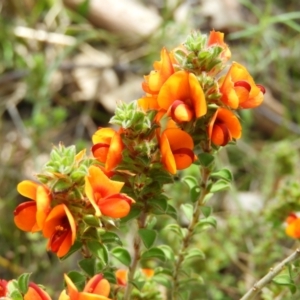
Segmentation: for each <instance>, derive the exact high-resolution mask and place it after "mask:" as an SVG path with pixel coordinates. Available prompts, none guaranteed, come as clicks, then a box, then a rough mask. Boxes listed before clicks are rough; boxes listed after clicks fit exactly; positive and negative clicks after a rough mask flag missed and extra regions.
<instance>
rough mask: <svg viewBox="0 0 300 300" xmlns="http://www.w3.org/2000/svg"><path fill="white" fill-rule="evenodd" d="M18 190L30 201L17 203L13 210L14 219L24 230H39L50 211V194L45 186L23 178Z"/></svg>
mask: <svg viewBox="0 0 300 300" xmlns="http://www.w3.org/2000/svg"><path fill="white" fill-rule="evenodd" d="M17 190H18V192H19V193H20V194H21V195H22V196H24V197H27V198H29V199H32V201H27V202H23V203H21V204H19V205H18V206H17V208H16V209H15V211H14V221H15V224H16V226H17V227H18V228H20V229H21V230H24V231H31V232H35V231H39V230H41V229H42V228H43V225H44V222H45V219H46V217H47V215H48V213H49V212H50V209H51V208H50V202H51V194H50V191H49V190H48V188H47V187H46V186H43V185H40V184H37V183H35V182H33V181H30V180H24V181H22V182H20V183H19V184H18V186H17Z"/></svg>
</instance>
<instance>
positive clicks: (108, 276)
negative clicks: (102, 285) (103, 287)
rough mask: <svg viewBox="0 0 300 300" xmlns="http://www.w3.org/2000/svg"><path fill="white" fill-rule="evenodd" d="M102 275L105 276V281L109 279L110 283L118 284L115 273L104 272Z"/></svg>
mask: <svg viewBox="0 0 300 300" xmlns="http://www.w3.org/2000/svg"><path fill="white" fill-rule="evenodd" d="M101 273H102V274H103V277H104V278H105V279H107V280H108V281H109V282H110V283H113V284H116V283H117V280H116V275H115V272H111V271H104V272H101Z"/></svg>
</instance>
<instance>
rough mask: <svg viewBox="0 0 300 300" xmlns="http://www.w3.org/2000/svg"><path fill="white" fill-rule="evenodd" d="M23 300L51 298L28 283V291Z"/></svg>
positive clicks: (47, 299)
mask: <svg viewBox="0 0 300 300" xmlns="http://www.w3.org/2000/svg"><path fill="white" fill-rule="evenodd" d="M24 300H51V298H50V296H49V295H48V293H46V292H45V291H44V290H42V289H41V288H40V287H39V286H38V285H36V284H35V283H33V282H30V283H29V286H28V291H27V293H26V294H25V295H24Z"/></svg>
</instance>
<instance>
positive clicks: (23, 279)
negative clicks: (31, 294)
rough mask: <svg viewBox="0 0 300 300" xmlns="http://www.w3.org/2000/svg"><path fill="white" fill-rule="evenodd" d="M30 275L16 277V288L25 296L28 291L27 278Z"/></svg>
mask: <svg viewBox="0 0 300 300" xmlns="http://www.w3.org/2000/svg"><path fill="white" fill-rule="evenodd" d="M30 275H31V273H24V274H22V275H20V276H19V277H18V286H19V289H20V291H21V293H23V294H26V293H27V291H28V284H29V278H30Z"/></svg>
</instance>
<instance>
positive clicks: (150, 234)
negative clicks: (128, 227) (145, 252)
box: [139, 229, 157, 249]
mask: <svg viewBox="0 0 300 300" xmlns="http://www.w3.org/2000/svg"><path fill="white" fill-rule="evenodd" d="M139 236H140V237H141V239H142V241H143V243H144V245H145V247H146V248H147V249H149V248H151V247H152V246H153V244H154V242H155V239H156V236H157V232H156V231H155V230H152V229H139Z"/></svg>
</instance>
